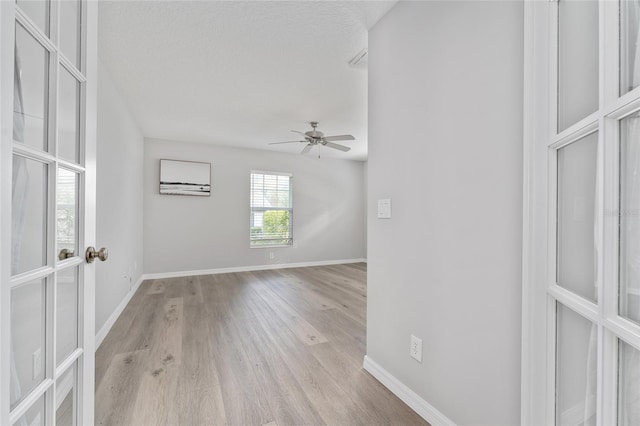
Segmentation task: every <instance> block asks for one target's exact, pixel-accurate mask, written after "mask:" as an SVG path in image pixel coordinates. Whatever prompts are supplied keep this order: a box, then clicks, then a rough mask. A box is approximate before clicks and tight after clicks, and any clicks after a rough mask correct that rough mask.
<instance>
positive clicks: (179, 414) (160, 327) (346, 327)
mask: <svg viewBox="0 0 640 426" xmlns="http://www.w3.org/2000/svg"><path fill="white" fill-rule="evenodd" d="M366 297H367V296H366V265H365V264H351V265H336V266H322V267H309V268H292V269H282V270H274V271H260V272H243V273H234V274H222V275H205V276H198V277H188V278H174V279H163V280H150V281H145V282H144V283H142V285H141V286H140V288H139V289H138V291H137V292H136V294H135V295H134V297H133V298H132V300H131V302H130V303H129V305H128V306H127V308H126V309H125V311H124V312H123V313H122V315H121V316H120V318H119V319H118V321H117V322H116V324H115V325H114V327H113V328H112V330H111V332H110V333H109V335H108V336H107V337H106V339H105V340H104V342H103V344H102V346H101V347H100V349H99V350H98V352H97V353H96V424H101V425H105V424H108V425H201V424H202V425H205V424H206V425H218V424H220V425H222V424H228V425H257V426H259V425H267V424H268V425H280V426H284V425H303V424H304V425H311V424H313V425H315V424H328V425H352V424H353V425H357V424H362V425H373V424H412V425H414V424H415V425H418V424H420V425H424V424H426V423H425V422H424V421H423V420H422V419H421V418H420V417H419V416H418V415H416V414H415V413H414V412H413V411H412V410H411V409H409V408H408V407H407V406H406V405H405V404H404V403H403V402H402V401H400V400H399V399H398V398H396V397H395V396H394V395H393V394H391V393H390V392H389V391H388V390H387V389H386V388H384V387H383V386H382V385H381V384H380V383H378V382H377V381H376V380H375V379H374V378H373V377H372V376H370V375H369V374H368V373H367V372H366V371H364V370H363V369H362V359H363V356H364V353H365V338H366V332H365V322H366V318H365V316H366Z"/></svg>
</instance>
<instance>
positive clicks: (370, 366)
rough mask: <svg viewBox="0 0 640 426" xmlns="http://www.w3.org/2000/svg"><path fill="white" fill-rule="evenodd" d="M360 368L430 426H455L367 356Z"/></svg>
mask: <svg viewBox="0 0 640 426" xmlns="http://www.w3.org/2000/svg"><path fill="white" fill-rule="evenodd" d="M362 366H363V368H364V369H365V370H367V371H368V372H369V373H370V374H371V375H372V376H373V377H375V378H376V379H377V380H378V381H379V382H380V383H382V384H383V385H384V386H385V387H386V388H387V389H389V390H390V391H391V392H392V393H393V394H394V395H395V396H397V397H398V398H400V399H401V400H402V401H403V402H404V403H405V404H407V405H408V406H409V407H411V409H412V410H413V411H415V412H416V413H417V414H418V415H419V416H420V417H422V418H423V419H425V420H426V421H427V422H429V423H430V424H431V425H433V426H440V425H447V426H455V423H454V422H453V421H452V420H451V419H449V418H448V417H447V416H445V415H444V414H442V413H441V412H440V411H438V410H436V409H435V407H433V405H431V404H429V403H428V402H427V401H425V400H424V399H422V398H421V397H420V396H419V395H418V394H417V393H415V392H414V391H412V390H411V389H409V388H408V387H407V385H405V384H404V383H402V382H401V381H400V380H398V379H397V378H396V377H394V376H393V375H391V373H389V372H388V371H387V370H385V369H384V368H382V367H381V366H380V365H379V364H378V363H377V362H375V361H374V360H372V359H371V358H369V357H368V356H367V355H365V356H364V362H363V365H362Z"/></svg>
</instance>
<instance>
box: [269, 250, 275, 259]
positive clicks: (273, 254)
mask: <svg viewBox="0 0 640 426" xmlns="http://www.w3.org/2000/svg"><path fill="white" fill-rule="evenodd" d="M275 258H276V254H275V253H274V252H272V251H270V252H269V259H271V260H273V259H275Z"/></svg>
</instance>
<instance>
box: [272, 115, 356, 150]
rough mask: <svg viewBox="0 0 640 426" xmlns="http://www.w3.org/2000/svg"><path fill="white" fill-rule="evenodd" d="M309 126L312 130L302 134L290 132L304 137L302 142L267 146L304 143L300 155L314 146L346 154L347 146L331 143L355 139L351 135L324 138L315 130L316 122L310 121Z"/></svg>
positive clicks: (296, 131)
mask: <svg viewBox="0 0 640 426" xmlns="http://www.w3.org/2000/svg"><path fill="white" fill-rule="evenodd" d="M309 124H310V125H311V128H312V130H309V131H306V132H304V133H303V132H300V131H298V130H292V132H293V133H298V134H300V135H302V136H303V137H304V140H298V141H285V142H272V143H270V144H269V145H278V144H282V143H304V144H306V145H305V147H304V148H303V149H302V152H301V154H306V153H308V152H309V151H311V149H312V148H313V147H314V146H318V148H320V146H326V147H329V148H333V149H337V150H339V151H342V152H347V151H349V150H350V149H351V148H350V147H348V146H344V145H340V144H337V143H333V142H334V141H353V140H355V138H354V137H353V136H352V135H336V136H325V135H324V133H322V132H321V131H319V130H318V129H317V127H318V122H317V121H311V122H309ZM318 158H320V155H319V154H318Z"/></svg>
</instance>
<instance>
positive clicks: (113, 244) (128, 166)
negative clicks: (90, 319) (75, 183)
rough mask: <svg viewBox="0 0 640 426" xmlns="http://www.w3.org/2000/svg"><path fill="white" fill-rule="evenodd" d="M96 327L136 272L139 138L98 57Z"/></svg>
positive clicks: (110, 312)
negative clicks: (101, 251) (104, 256)
mask: <svg viewBox="0 0 640 426" xmlns="http://www.w3.org/2000/svg"><path fill="white" fill-rule="evenodd" d="M97 113H98V131H97V133H98V135H97V138H98V140H97V142H98V143H97V145H98V146H97V212H98V213H97V237H96V243H97V244H98V245H99V247H97V248H100V247H106V248H107V249H108V250H109V259H108V260H107V261H106V262H98V263H97V265H96V332H98V331H99V330H101V329H102V328H103V326H104V325H105V324H106V323H107V321H108V320H109V318H110V317H111V316H112V315H113V314H114V312H115V311H116V310H117V309H118V307H119V306H120V304H121V303H122V302H123V300H124V299H125V298H126V297H127V296H128V294H129V292H130V290H131V289H132V287H133V286H134V285H135V283H136V282H137V281H138V280H139V279H140V277H141V276H142V271H143V263H142V262H143V258H142V207H143V192H142V183H143V170H142V167H143V161H142V160H143V152H144V138H143V136H142V132H141V131H140V129H139V128H138V126H137V124H136V122H135V120H134V119H133V117H132V115H131V113H130V112H129V108H128V106H127V104H126V103H125V101H124V100H123V98H122V96H121V95H120V94H119V92H118V89H117V88H116V87H115V85H114V83H113V81H112V80H111V77H110V75H109V72H108V71H107V69H106V68H105V66H104V64H102V62H99V66H98V111H97Z"/></svg>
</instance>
